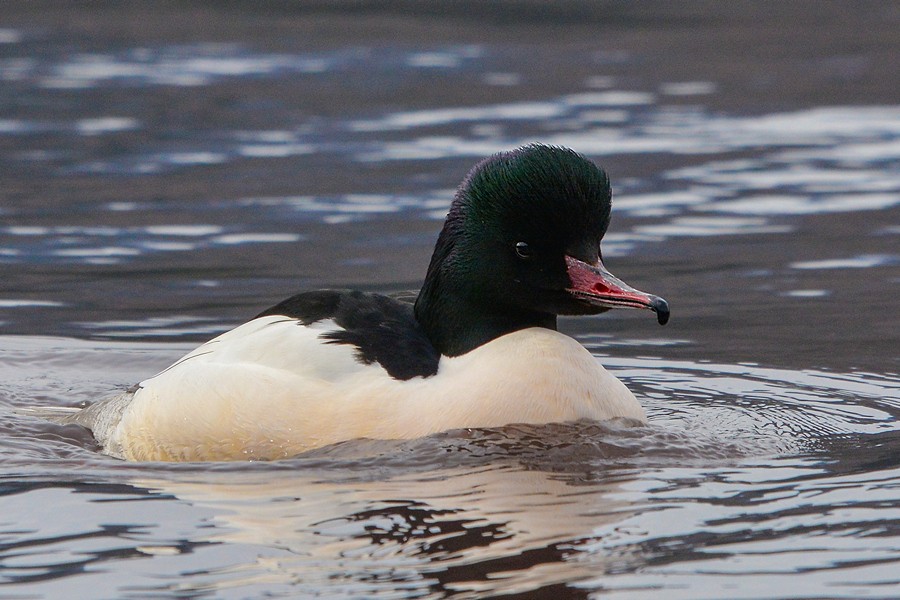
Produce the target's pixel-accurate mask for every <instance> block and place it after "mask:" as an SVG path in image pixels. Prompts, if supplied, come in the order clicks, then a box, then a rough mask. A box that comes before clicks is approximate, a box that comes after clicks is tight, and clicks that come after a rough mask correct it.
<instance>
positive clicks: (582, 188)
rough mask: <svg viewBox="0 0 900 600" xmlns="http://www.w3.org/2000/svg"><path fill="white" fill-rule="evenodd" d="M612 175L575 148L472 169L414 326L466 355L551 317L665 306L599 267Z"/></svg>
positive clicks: (521, 153)
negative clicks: (574, 149)
mask: <svg viewBox="0 0 900 600" xmlns="http://www.w3.org/2000/svg"><path fill="white" fill-rule="evenodd" d="M611 196H612V192H611V190H610V184H609V177H608V176H607V175H606V173H605V172H604V171H603V170H602V169H600V168H599V167H597V166H596V165H595V164H594V163H592V162H591V161H589V160H588V159H586V158H585V157H583V156H581V155H580V154H577V153H576V152H574V151H572V150H568V149H565V148H558V147H552V146H544V145H539V144H535V145H530V146H525V147H522V148H519V149H516V150H512V151H510V152H505V153H501V154H497V155H494V156H492V157H490V158H488V159H486V160H484V161H482V162H481V163H479V164H477V165H476V166H475V167H474V168H473V169H472V170H471V171H470V172H469V174H468V175H467V176H466V178H465V179H464V180H463V182H462V184H461V185H460V187H459V189H458V190H457V192H456V196H455V198H454V200H453V203H452V204H451V207H450V211H449V213H448V215H447V220H446V222H445V223H444V227H443V229H442V231H441V233H440V235H439V237H438V241H437V245H436V247H435V251H434V255H433V256H432V259H431V264H430V265H429V268H428V273H427V275H426V279H425V284H424V286H423V288H422V291H421V292H420V294H419V297H418V299H417V301H416V318H417V319H418V320H419V322H420V324H421V325H422V326H423V327H424V329H425V331H426V334H427V335H428V336H429V338H430V339H431V340H432V342H433V343H434V344H435V346H436V348H437V349H438V350H439V351H440V352H441V353H442V354H445V355H448V356H455V355H459V354H464V353H465V352H468V351H469V350H472V349H473V348H475V347H477V346H479V345H481V344H484V343H486V342H488V341H490V340H492V339H494V338H496V337H499V336H500V335H503V334H505V333H510V332H512V331H516V330H518V329H523V328H525V327H548V328H551V329H555V328H556V316H557V315H590V314H597V313H601V312H605V311H607V310H609V309H611V308H646V309H650V310H653V311H655V312H656V314H657V319H658V321H659V323H660V324H665V323H666V321H667V320H668V317H669V308H668V305H667V303H666V301H665V300H663V299H662V298H659V297H658V296H653V295H651V294H647V293H645V292H642V291H639V290H637V289H635V288H633V287H631V286H629V285H627V284H625V283H624V282H622V281H621V280H620V279H618V278H616V277H615V276H613V275H612V274H611V273H610V272H609V271H608V270H607V269H606V268H605V267H604V265H603V262H602V259H601V252H600V241H601V240H602V239H603V236H604V234H605V233H606V229H607V227H608V226H609V220H610V209H611Z"/></svg>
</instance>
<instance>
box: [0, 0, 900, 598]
mask: <svg viewBox="0 0 900 600" xmlns="http://www.w3.org/2000/svg"><path fill="white" fill-rule="evenodd" d="M499 6H501V7H509V8H510V10H509V11H508V12H505V13H503V12H500V13H498V12H497V9H495V8H492V7H488V6H481V5H477V4H473V5H468V4H467V5H466V6H465V7H464V8H465V10H463V9H462V8H452V9H448V10H449V11H450V12H448V13H447V14H443V15H439V14H432V13H431V12H429V9H426V8H424V7H418V8H411V7H410V6H407V5H405V4H403V3H398V4H396V5H394V4H391V3H388V4H378V5H377V6H376V5H374V4H373V5H371V6H370V5H368V4H361V5H358V6H356V9H355V10H354V11H351V12H342V10H341V8H342V7H341V6H340V5H332V4H329V3H323V4H321V5H318V4H315V3H313V4H310V5H308V6H306V7H305V8H303V9H301V8H297V7H294V6H293V5H288V4H284V5H282V4H279V3H272V4H270V5H269V6H268V8H267V9H265V10H260V9H258V8H257V7H250V6H249V5H247V6H245V5H243V4H241V3H231V4H229V5H227V6H218V5H217V6H213V5H210V6H206V7H194V8H191V9H188V8H182V7H178V6H174V7H167V8H164V9H163V8H159V7H156V8H154V9H152V10H151V9H149V8H147V7H144V6H143V5H141V4H136V5H128V4H125V5H121V6H120V7H119V8H116V9H113V8H97V9H96V10H94V9H92V10H87V9H80V8H77V7H66V6H56V5H54V4H50V3H48V4H46V5H44V4H42V3H37V4H35V3H29V4H23V5H21V6H15V7H6V8H5V10H4V15H3V16H0V82H2V84H0V178H2V179H0V180H2V182H3V183H2V184H0V273H2V275H3V276H2V278H0V432H2V436H0V455H2V461H0V491H2V500H0V502H2V506H3V509H4V510H3V515H4V517H3V518H2V519H0V521H2V523H0V586H2V590H0V595H4V597H6V596H8V597H16V598H57V597H83V598H146V597H179V598H201V597H214V598H249V597H261V596H267V597H298V596H301V597H302V596H305V595H323V596H327V597H390V598H397V597H447V596H460V597H489V596H493V595H497V594H501V593H503V594H512V595H515V594H520V595H522V596H526V597H527V596H532V597H534V596H540V595H544V596H546V595H550V594H554V595H557V596H561V597H606V596H611V597H622V598H645V597H659V596H660V595H663V594H665V595H666V596H667V597H672V598H723V597H728V598H773V597H785V598H787V597H790V598H817V597H828V598H835V597H842V598H859V597H876V598H889V597H900V576H898V573H900V568H898V564H900V509H898V508H897V507H898V506H900V465H898V456H900V425H898V423H900V421H898V418H900V376H898V371H900V365H898V352H897V348H898V347H900V344H898V341H900V340H898V335H897V332H898V322H897V316H896V314H897V302H896V298H897V285H898V282H900V268H898V267H900V254H898V252H897V237H898V235H900V206H898V205H900V168H898V167H900V106H898V104H897V97H896V85H895V81H896V75H895V73H894V71H895V60H892V57H895V56H896V54H897V51H898V48H897V41H896V35H895V31H896V27H897V24H898V23H897V21H898V18H900V16H898V13H897V11H896V10H895V9H894V8H893V7H892V5H890V4H882V3H872V4H867V3H864V4H857V3H849V2H847V3H841V2H835V3H812V4H804V3H802V2H798V3H791V4H790V5H786V6H781V5H779V6H777V7H776V6H773V5H765V6H766V8H765V9H764V8H761V6H760V5H747V6H744V5H734V4H730V5H726V6H720V5H718V4H710V5H704V4H698V5H695V6H694V7H692V8H686V7H682V8H672V7H670V6H668V5H667V4H665V3H659V4H657V3H648V4H643V5H635V6H629V7H615V6H613V5H609V6H607V5H597V4H593V3H584V4H582V3H579V2H571V3H563V4H561V5H559V6H557V5H554V6H553V7H543V8H540V7H538V6H537V5H533V4H531V3H528V2H512V3H501V5H499ZM513 9H515V10H513ZM501 10H502V9H501ZM533 141H543V142H546V143H553V144H561V145H566V146H571V147H573V148H575V149H576V150H578V151H580V152H583V153H585V154H587V155H588V156H590V157H592V158H593V159H595V160H596V161H597V162H598V163H600V164H602V165H604V166H605V167H606V168H607V170H608V171H609V172H610V175H611V177H612V179H613V183H614V187H615V200H614V210H613V223H612V226H611V228H610V232H609V234H608V235H607V237H606V239H605V241H604V256H605V257H606V262H607V264H608V266H610V267H611V269H612V270H613V271H614V272H615V273H616V274H617V275H619V276H621V277H622V278H623V279H625V280H626V281H629V282H631V283H633V284H635V285H636V286H637V287H639V288H641V289H647V290H649V291H652V292H654V293H657V294H660V295H662V296H664V297H666V298H667V299H668V300H669V301H670V303H671V305H672V308H673V317H672V321H671V323H670V324H669V325H668V326H667V327H665V328H660V327H658V326H657V325H656V323H655V320H654V319H652V318H650V317H648V315H646V314H643V313H632V312H628V311H619V312H613V313H611V314H606V315H604V316H603V317H601V318H593V319H566V320H564V321H563V322H562V323H561V327H562V328H563V329H564V330H565V331H566V332H567V333H569V334H570V335H573V336H574V337H576V338H577V339H579V340H580V341H581V342H582V343H584V344H585V345H586V346H587V347H588V348H589V349H590V350H591V351H592V352H593V353H594V354H595V355H596V356H597V359H598V360H599V361H601V362H602V363H603V364H604V365H606V366H607V368H609V369H610V370H612V371H613V372H614V373H615V374H616V375H617V376H618V377H620V378H621V379H622V380H623V381H624V382H625V383H626V384H627V385H628V386H629V387H630V388H631V389H632V390H633V391H634V392H635V393H636V395H638V397H639V398H640V399H641V401H642V402H643V403H644V405H645V406H646V408H647V411H648V415H649V418H650V427H649V428H640V429H633V428H625V427H622V426H620V425H617V424H597V423H575V424H566V425H551V426H545V427H522V426H510V427H506V428H501V429H494V430H483V431H482V430H474V431H453V432H447V433H445V434H440V435H436V436H433V437H430V438H427V439H423V440H414V441H406V442H393V441H377V440H358V441H351V442H347V443H344V444H339V445H337V446H335V447H330V448H325V449H322V450H318V451H315V452H312V453H310V454H307V455H304V456H300V457H297V458H295V459H291V460H287V461H276V462H272V463H258V462H248V463H235V464H184V465H167V464H155V463H154V464H141V465H134V464H126V463H123V462H120V461H117V460H114V459H111V458H108V457H105V456H104V455H102V454H100V453H98V452H97V448H96V447H95V444H94V443H93V441H92V440H91V438H90V436H89V435H88V434H86V433H85V432H84V431H81V430H80V429H78V428H75V427H72V426H68V427H61V426H55V425H51V424H47V423H45V422H42V421H40V420H38V419H35V418H33V417H30V416H26V415H23V414H21V413H20V412H18V410H19V409H21V408H23V407H27V406H35V405H37V406H51V405H77V404H79V403H82V402H90V401H93V400H95V399H97V398H98V397H102V396H104V395H106V394H108V393H110V392H112V391H115V390H118V389H121V388H124V387H127V386H129V385H131V384H133V383H135V382H136V381H139V380H141V379H143V378H145V377H147V376H149V375H151V374H153V373H155V372H156V371H158V370H160V369H162V368H164V367H165V366H167V365H168V364H169V363H171V362H172V361H174V360H175V359H177V358H178V357H179V356H180V355H182V354H183V353H185V352H187V351H188V350H190V349H191V348H192V347H193V346H194V345H196V344H197V343H199V342H201V341H203V340H206V339H208V338H209V337H211V336H213V335H215V334H216V333H218V332H221V331H223V330H225V329H227V328H229V327H231V326H234V325H236V324H238V323H240V322H241V321H242V320H244V319H247V318H249V317H250V316H252V315H254V314H256V313H257V312H259V311H260V310H262V309H264V308H266V307H268V306H270V305H272V304H274V303H275V302H277V301H279V300H280V299H282V298H283V297H285V296H287V295H290V294H292V293H295V292H296V291H299V290H302V289H309V288H315V287H357V288H362V289H369V290H378V291H396V290H403V289H415V288H417V287H418V285H419V284H420V282H421V277H422V275H423V273H424V270H425V267H426V265H427V261H428V258H429V255H430V251H431V247H432V245H433V243H434V239H435V236H436V234H437V231H438V230H439V228H440V224H441V220H442V219H443V217H444V215H445V213H446V209H447V206H448V205H449V202H450V199H451V197H452V194H453V189H454V187H455V186H456V185H457V184H458V182H459V180H460V179H461V178H462V176H463V175H464V173H465V172H466V170H467V169H468V168H469V167H470V166H471V164H472V163H474V162H475V161H476V160H478V159H480V158H481V157H483V156H485V155H487V154H490V153H492V152H496V151H499V150H503V149H509V148H512V147H515V146H517V145H520V144H523V143H529V142H533Z"/></svg>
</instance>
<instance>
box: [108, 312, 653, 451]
mask: <svg viewBox="0 0 900 600" xmlns="http://www.w3.org/2000/svg"><path fill="white" fill-rule="evenodd" d="M334 327H335V326H334V324H333V323H332V322H330V321H321V322H318V323H315V324H313V325H311V326H303V325H300V324H299V323H298V322H297V321H296V320H294V319H287V318H285V317H279V316H269V317H263V318H260V319H255V320H253V321H251V322H249V323H246V324H244V325H242V326H240V327H238V328H236V329H234V330H232V331H230V332H228V333H225V334H223V335H221V336H219V337H218V338H216V339H214V340H212V341H210V342H208V343H206V344H204V345H202V346H200V347H199V348H197V349H196V350H194V351H193V352H191V353H190V354H188V355H186V356H185V357H184V358H182V359H181V360H179V361H178V362H176V363H175V364H174V365H172V366H171V367H169V368H168V369H166V370H165V371H163V372H161V373H160V374H158V375H156V376H155V377H151V378H150V379H147V380H145V381H144V382H142V383H141V384H140V389H139V390H137V391H136V392H135V393H134V396H133V397H132V398H131V399H130V400H129V401H128V404H127V406H124V410H122V408H123V407H122V406H121V404H122V402H123V401H124V400H123V399H120V401H119V405H118V406H109V407H108V408H109V409H110V410H122V417H121V420H118V422H115V419H112V420H110V419H105V420H106V421H113V422H111V423H108V425H107V426H106V427H107V428H108V429H107V431H104V432H98V431H95V435H96V436H97V438H98V439H99V440H101V441H104V442H105V445H106V450H107V451H108V452H109V453H111V454H114V455H117V456H121V457H123V458H128V459H132V460H223V459H225V460H228V459H248V458H260V459H272V458H282V457H288V456H293V455H296V454H299V453H301V452H303V451H306V450H310V449H313V448H317V447H321V446H324V445H328V444H332V443H336V442H340V441H344V440H348V439H355V438H360V437H369V438H376V439H397V438H415V437H421V436H424V435H428V434H431V433H436V432H439V431H444V430H447V429H455V428H464V427H496V426H502V425H507V424H510V423H536V424H539V423H551V422H565V421H572V420H576V419H582V418H587V419H596V420H603V419H609V418H613V417H629V418H633V419H638V420H644V412H643V409H642V408H641V406H640V404H639V403H638V402H637V400H636V399H635V398H634V396H633V395H632V394H631V392H630V391H628V389H627V388H625V386H624V385H623V384H622V383H621V382H619V381H618V380H617V379H616V378H615V377H613V376H612V375H611V374H609V373H608V372H607V371H606V370H605V369H603V367H602V366H600V364H599V363H598V362H597V360H596V359H595V358H594V357H593V356H591V354H590V353H589V352H588V351H587V350H585V349H584V347H582V346H581V345H580V344H578V343H577V342H576V341H575V340H573V339H571V338H569V337H567V336H565V335H562V334H560V333H558V332H555V331H551V330H547V329H538V328H533V329H525V330H521V331H517V332H515V333H511V334H508V335H505V336H502V337H500V338H497V339H495V340H493V341H491V342H489V343H487V344H484V345H483V346H480V347H478V348H476V349H475V350H473V351H471V352H469V353H467V354H465V355H462V356H458V357H454V358H448V357H442V358H441V361H440V364H439V367H438V372H437V374H436V375H433V376H431V377H426V378H422V377H416V378H413V379H409V380H407V381H398V380H396V379H393V378H392V377H390V376H389V375H388V374H387V372H386V371H385V370H384V369H383V368H381V367H380V366H379V365H378V364H369V365H366V364H362V363H361V362H360V361H359V360H357V358H356V356H355V355H354V347H353V346H349V345H341V344H328V343H323V340H322V339H321V338H320V335H321V334H322V333H323V332H325V331H327V330H328V329H334ZM98 408H101V409H102V408H103V407H98ZM95 412H98V414H102V412H103V411H102V410H101V411H95ZM101 420H102V419H97V421H98V423H99V422H100V421H101Z"/></svg>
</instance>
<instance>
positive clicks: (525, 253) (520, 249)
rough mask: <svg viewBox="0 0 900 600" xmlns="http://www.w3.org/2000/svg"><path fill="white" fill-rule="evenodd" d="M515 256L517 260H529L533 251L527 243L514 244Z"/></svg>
mask: <svg viewBox="0 0 900 600" xmlns="http://www.w3.org/2000/svg"><path fill="white" fill-rule="evenodd" d="M516 254H517V255H518V256H519V258H523V259H524V258H531V257H532V256H534V251H533V250H532V249H531V246H529V245H528V243H527V242H516Z"/></svg>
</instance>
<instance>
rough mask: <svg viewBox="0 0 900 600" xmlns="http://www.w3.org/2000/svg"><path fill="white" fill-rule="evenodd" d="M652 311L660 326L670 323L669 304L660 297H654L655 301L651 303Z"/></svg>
mask: <svg viewBox="0 0 900 600" xmlns="http://www.w3.org/2000/svg"><path fill="white" fill-rule="evenodd" d="M650 310H652V311H653V312H655V313H656V320H657V321H658V322H659V324H660V325H665V324H666V323H668V322H669V303H668V302H666V301H665V300H663V299H662V298H660V297H659V296H653V299H652V300H651V301H650Z"/></svg>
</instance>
